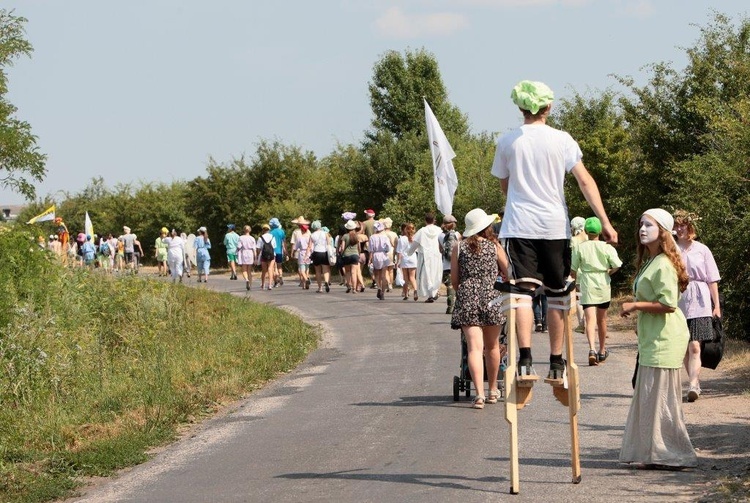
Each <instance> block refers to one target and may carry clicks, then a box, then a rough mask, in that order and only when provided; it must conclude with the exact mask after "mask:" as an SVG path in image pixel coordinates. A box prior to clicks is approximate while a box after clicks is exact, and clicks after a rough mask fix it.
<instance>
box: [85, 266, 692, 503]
mask: <svg viewBox="0 0 750 503" xmlns="http://www.w3.org/2000/svg"><path fill="white" fill-rule="evenodd" d="M194 280H195V278H192V279H191V280H190V281H194ZM211 281H212V282H211V283H209V284H210V286H211V288H215V289H218V290H224V291H230V292H232V293H233V294H236V295H241V296H245V295H247V296H248V297H250V298H251V299H253V300H256V301H259V302H266V303H268V304H271V305H275V306H280V307H285V308H288V309H292V310H293V311H295V312H297V313H299V315H300V316H302V317H303V318H304V319H305V320H306V321H308V322H310V323H312V324H319V325H321V326H322V327H323V328H324V329H325V331H326V335H325V337H324V340H323V341H322V343H321V347H320V349H318V350H316V351H315V352H313V353H312V354H311V355H310V356H309V357H308V358H307V360H306V361H305V362H304V363H303V364H302V365H300V366H299V368H297V369H296V370H295V371H294V372H292V373H290V374H288V375H284V376H282V377H280V378H279V379H277V380H276V381H274V382H273V383H271V384H269V385H268V386H266V387H265V388H263V389H262V390H260V391H258V392H256V393H254V394H253V395H251V396H250V397H248V398H247V399H245V400H243V401H241V402H238V403H237V404H235V405H233V406H232V407H230V409H229V410H228V411H227V412H225V413H223V414H220V415H219V416H218V417H216V418H214V419H211V420H208V421H206V422H205V423H204V424H202V425H201V426H200V427H198V428H196V429H195V430H194V431H192V432H191V434H190V435H188V436H186V438H183V439H182V440H180V441H179V442H176V443H175V444H173V445H171V446H169V447H167V448H165V449H163V450H160V452H159V453H158V454H157V455H155V457H154V458H153V459H152V460H150V461H149V462H147V463H144V464H143V465H140V466H138V467H135V468H132V469H129V470H127V471H124V472H122V473H121V474H120V475H118V476H117V477H114V478H112V479H108V480H106V481H104V482H101V483H99V484H97V485H95V486H93V487H92V488H89V489H88V490H87V492H86V493H85V494H84V496H83V497H81V498H79V499H76V500H75V501H82V502H83V501H85V502H110V501H111V502H115V501H116V502H180V503H188V502H299V501H306V502H307V501H310V502H391V501H398V502H422V501H424V502H430V503H434V502H443V501H445V502H453V501H461V502H466V503H468V502H484V501H540V502H541V501H544V502H547V501H554V502H568V501H570V502H573V501H575V502H580V501H682V500H686V501H694V500H695V499H696V498H697V496H698V495H700V494H701V487H702V485H703V483H704V482H705V473H704V469H698V470H694V471H687V472H665V471H641V470H633V469H630V468H627V467H624V466H622V465H620V464H618V462H617V457H618V453H619V450H620V444H621V440H622V432H623V425H624V424H625V419H626V415H627V410H628V406H629V403H630V397H631V393H632V390H631V387H630V377H631V372H632V366H633V362H634V340H633V338H632V337H631V336H629V335H626V334H617V333H613V334H612V336H611V338H610V341H611V343H610V350H611V352H612V354H611V356H610V358H609V359H608V360H607V362H606V364H604V365H602V366H600V367H589V366H588V363H587V353H588V348H587V346H586V343H585V342H584V339H585V338H584V337H583V335H581V334H576V335H577V337H576V348H575V349H576V358H575V359H576V362H577V363H578V365H579V367H580V376H581V393H582V396H581V404H582V409H581V412H580V414H579V424H580V429H579V431H580V447H581V466H582V474H583V480H582V482H581V483H580V484H577V485H574V484H571V469H570V451H569V449H570V435H569V429H568V410H567V408H565V407H563V406H562V405H560V404H559V403H558V402H556V401H555V400H554V398H553V396H552V389H551V387H550V386H548V385H546V384H544V383H543V382H541V381H540V382H539V383H538V384H536V386H535V387H534V397H533V399H532V401H531V403H530V404H529V405H528V406H527V407H526V408H524V409H523V410H521V411H519V450H520V494H518V495H510V494H508V490H509V486H510V482H509V460H508V450H509V437H508V426H507V423H506V422H505V419H504V415H503V405H502V403H499V404H498V405H487V406H485V408H484V410H473V409H471V408H470V402H469V400H468V399H467V398H464V397H462V399H461V400H460V401H459V402H454V401H453V397H452V386H453V376H454V375H456V374H457V373H458V368H459V357H460V346H459V334H458V332H457V331H453V330H451V329H450V326H449V317H448V316H447V315H445V314H444V311H445V305H444V303H443V302H442V299H441V301H439V302H438V303H434V304H425V303H423V302H414V301H413V300H408V301H402V300H401V297H400V296H399V295H398V294H397V293H396V292H392V293H390V294H388V296H387V297H386V299H385V300H384V301H378V300H377V299H376V298H375V291H374V290H368V291H366V292H365V293H362V294H356V295H352V294H345V293H344V288H343V287H340V286H338V285H336V286H333V287H332V290H331V293H330V294H325V293H323V294H317V293H315V290H314V288H315V287H314V286H313V287H312V289H310V290H302V289H300V288H299V287H298V286H296V284H292V283H293V282H292V281H289V280H288V281H287V283H286V285H284V286H283V287H280V288H278V289H274V290H273V291H270V292H262V291H260V290H256V291H252V292H250V293H246V292H245V291H244V283H243V282H242V281H229V280H228V276H227V275H224V276H223V277H222V276H212V277H211ZM256 288H257V286H256ZM533 341H534V342H533V345H534V347H533V353H534V358H535V361H536V362H538V363H537V364H536V365H535V367H536V370H537V372H538V373H539V374H540V375H543V374H544V375H546V371H547V365H546V364H545V363H544V362H546V361H547V354H548V351H549V345H548V340H547V335H546V334H535V335H534V339H533Z"/></svg>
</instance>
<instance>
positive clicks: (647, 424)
mask: <svg viewBox="0 0 750 503" xmlns="http://www.w3.org/2000/svg"><path fill="white" fill-rule="evenodd" d="M673 226H674V220H673V218H672V215H670V214H669V212H667V211H665V210H663V209H661V208H654V209H650V210H647V211H646V212H645V213H644V214H643V215H641V218H640V228H639V230H638V237H639V241H640V242H639V244H638V249H637V264H636V265H637V267H636V269H637V270H638V274H637V275H636V277H635V282H634V285H633V291H634V293H635V301H634V302H625V303H623V305H622V312H621V315H622V316H624V317H627V316H630V315H631V314H633V313H637V316H638V324H637V330H638V362H639V368H638V376H637V378H636V383H635V391H634V393H633V401H632V402H631V404H630V411H629V412H628V419H627V422H626V423H625V434H624V436H623V439H622V449H621V450H620V462H622V463H635V464H639V465H641V466H643V467H644V468H652V469H653V468H660V467H662V468H670V469H680V468H687V467H693V466H696V465H697V464H698V459H697V457H696V455H695V450H694V449H693V445H692V444H691V443H690V437H689V436H688V432H687V428H686V427H685V418H684V416H683V413H682V385H681V382H680V370H681V367H682V360H683V357H684V356H685V351H686V350H687V346H688V340H689V339H690V333H689V332H688V327H687V322H686V321H685V316H684V315H683V314H682V311H680V310H679V309H678V307H677V304H678V301H679V298H680V292H682V291H684V290H685V288H686V287H687V284H688V275H687V273H686V272H685V266H684V265H683V263H682V260H681V259H680V253H679V251H678V250H677V244H676V243H675V241H674V238H673V237H672V228H673Z"/></svg>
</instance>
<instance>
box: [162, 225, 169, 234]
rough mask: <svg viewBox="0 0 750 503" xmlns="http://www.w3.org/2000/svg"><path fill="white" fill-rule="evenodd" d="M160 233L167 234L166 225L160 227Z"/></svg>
mask: <svg viewBox="0 0 750 503" xmlns="http://www.w3.org/2000/svg"><path fill="white" fill-rule="evenodd" d="M161 233H162V234H169V230H168V229H167V228H166V227H162V228H161Z"/></svg>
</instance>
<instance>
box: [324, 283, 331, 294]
mask: <svg viewBox="0 0 750 503" xmlns="http://www.w3.org/2000/svg"><path fill="white" fill-rule="evenodd" d="M325 286H326V293H329V292H330V291H331V284H330V283H326V284H325Z"/></svg>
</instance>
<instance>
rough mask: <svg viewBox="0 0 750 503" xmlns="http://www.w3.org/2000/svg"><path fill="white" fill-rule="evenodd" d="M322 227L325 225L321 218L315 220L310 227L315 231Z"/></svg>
mask: <svg viewBox="0 0 750 503" xmlns="http://www.w3.org/2000/svg"><path fill="white" fill-rule="evenodd" d="M321 227H323V224H321V223H320V220H313V222H312V223H311V224H310V228H311V229H312V230H314V231H317V230H319V229H320V228H321Z"/></svg>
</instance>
